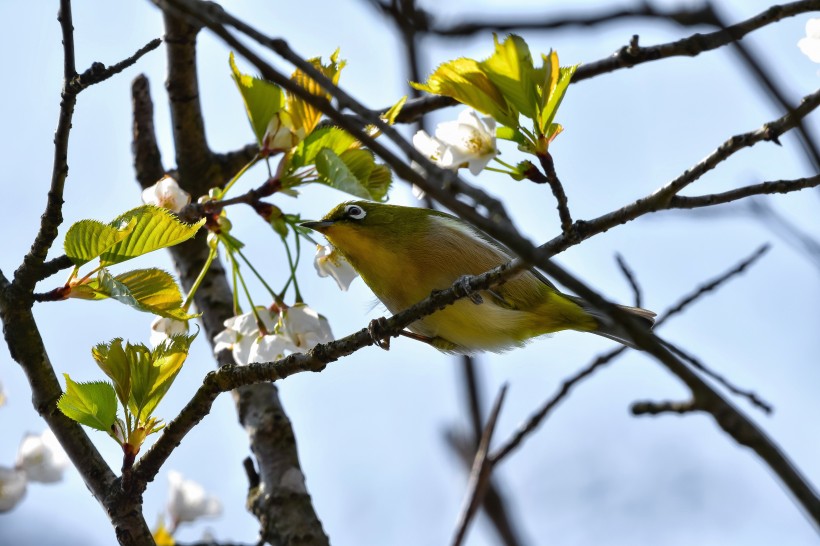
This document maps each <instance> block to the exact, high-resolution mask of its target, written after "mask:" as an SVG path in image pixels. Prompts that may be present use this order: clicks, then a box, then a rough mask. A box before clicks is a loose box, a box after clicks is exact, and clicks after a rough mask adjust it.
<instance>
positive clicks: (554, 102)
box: [538, 51, 578, 138]
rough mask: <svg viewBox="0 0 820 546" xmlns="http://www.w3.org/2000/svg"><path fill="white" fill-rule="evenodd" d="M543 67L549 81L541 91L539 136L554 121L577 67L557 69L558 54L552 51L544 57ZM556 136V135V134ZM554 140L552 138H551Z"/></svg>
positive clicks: (546, 130) (545, 132)
mask: <svg viewBox="0 0 820 546" xmlns="http://www.w3.org/2000/svg"><path fill="white" fill-rule="evenodd" d="M544 65H545V66H548V67H549V69H548V70H547V75H548V77H549V81H548V82H547V84H546V85H547V87H545V88H544V89H543V90H542V97H541V100H542V102H543V104H544V106H543V109H542V110H541V114H540V119H539V120H538V121H539V124H538V129H539V130H540V131H541V134H544V135H546V134H547V132H548V130H549V128H550V125H551V124H552V121H553V120H554V119H555V114H556V113H557V112H558V107H559V106H560V105H561V101H562V100H563V99H564V94H565V93H566V92H567V87H568V86H569V82H570V80H572V76H573V74H575V70H576V69H577V68H578V65H573V66H565V67H561V68H559V67H558V54H557V53H555V52H554V51H552V52H550V54H549V56H548V57H547V56H544ZM556 134H557V133H556ZM553 138H554V137H553Z"/></svg>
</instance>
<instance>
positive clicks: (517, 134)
mask: <svg viewBox="0 0 820 546" xmlns="http://www.w3.org/2000/svg"><path fill="white" fill-rule="evenodd" d="M495 137H496V138H500V139H502V140H511V141H512V142H516V143H518V144H526V143H527V142H528V140H527V137H526V136H524V133H522V132H521V130H520V129H513V128H512V127H505V126H503V125H502V126H500V127H496V129H495Z"/></svg>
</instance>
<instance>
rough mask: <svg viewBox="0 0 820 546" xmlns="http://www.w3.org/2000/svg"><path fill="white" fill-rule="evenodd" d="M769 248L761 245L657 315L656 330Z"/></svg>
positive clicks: (751, 262)
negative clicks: (746, 256)
mask: <svg viewBox="0 0 820 546" xmlns="http://www.w3.org/2000/svg"><path fill="white" fill-rule="evenodd" d="M769 248H770V245H769V244H768V243H767V244H764V245H761V246H760V247H758V249H757V250H755V251H754V252H753V253H752V254H751V255H750V256H749V257H748V258H746V259H744V260H742V261H741V262H740V263H738V264H737V265H736V266H734V267H732V268H731V269H729V270H728V271H726V272H725V273H723V274H721V275H718V276H717V277H715V278H713V279H712V280H710V281H708V282H706V283H704V284H701V285H700V286H698V287H697V288H696V289H695V290H694V291H693V292H691V293H690V294H687V295H686V296H684V297H683V298H681V299H680V300H678V302H677V303H676V304H675V305H673V306H672V307H670V308H669V309H667V310H666V311H664V312H663V313H661V314H660V315H658V320H656V321H655V327H656V328H657V327H658V326H660V325H661V324H663V323H664V322H666V321H667V320H669V319H670V318H672V317H674V316H675V315H678V314H680V313H682V312H683V310H684V309H686V308H687V307H689V305H690V304H692V303H693V302H695V301H697V300H699V299H700V298H701V297H702V296H703V295H705V294H708V293H710V292H714V291H715V290H717V289H718V288H719V287H720V286H721V285H723V284H724V283H726V282H727V281H729V280H730V279H732V278H734V277H736V276H737V275H740V274H741V273H743V272H744V271H746V269H748V268H749V267H750V266H751V265H752V264H754V263H755V262H756V261H757V260H759V259H760V258H762V257H763V255H765V254H766V252H768V251H769Z"/></svg>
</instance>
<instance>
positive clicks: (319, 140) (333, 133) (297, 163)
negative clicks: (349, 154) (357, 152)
mask: <svg viewBox="0 0 820 546" xmlns="http://www.w3.org/2000/svg"><path fill="white" fill-rule="evenodd" d="M356 143H357V142H356V139H355V137H353V136H352V135H351V134H350V133H348V132H347V131H345V130H343V129H339V128H338V127H322V128H321V129H317V130H316V131H313V132H312V133H310V134H309V135H308V136H307V137H305V139H304V140H303V141H302V142H300V143H299V145H298V146H297V147H296V151H295V152H294V153H293V156H292V157H291V158H290V161H289V162H288V167H287V171H288V172H289V173H290V172H293V171H295V170H296V169H299V168H302V167H305V166H307V165H312V164H313V163H314V162H315V161H316V156H317V155H318V154H319V152H320V151H322V150H323V149H325V148H329V149H331V150H333V152H334V153H336V155H339V154H341V153H342V152H344V151H346V150H349V149H350V148H352V147H354V146H355V145H356Z"/></svg>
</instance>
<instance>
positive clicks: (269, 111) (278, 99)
mask: <svg viewBox="0 0 820 546" xmlns="http://www.w3.org/2000/svg"><path fill="white" fill-rule="evenodd" d="M229 63H230V65H231V73H232V75H233V79H234V81H235V82H236V86H237V87H238V88H239V93H240V94H241V95H242V100H243V101H244V103H245V112H246V113H247V114H248V121H250V122H251V128H252V129H253V134H254V135H256V141H257V142H258V143H259V145H260V146H262V140H263V138H264V137H265V131H266V130H267V128H268V123H269V122H270V120H271V118H273V116H274V115H276V113H277V112H279V110H281V109H282V107H283V106H284V105H285V95H284V93H282V89H281V88H280V87H279V86H278V85H276V84H275V83H272V82H269V81H267V80H263V79H261V78H255V77H253V76H249V75H248V74H243V73H242V72H240V71H239V68H237V66H236V61H235V60H234V56H233V53H231V54H230V57H229Z"/></svg>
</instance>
